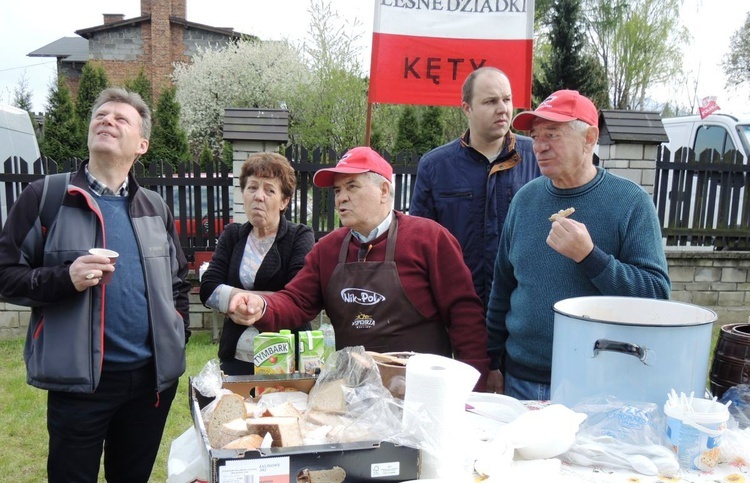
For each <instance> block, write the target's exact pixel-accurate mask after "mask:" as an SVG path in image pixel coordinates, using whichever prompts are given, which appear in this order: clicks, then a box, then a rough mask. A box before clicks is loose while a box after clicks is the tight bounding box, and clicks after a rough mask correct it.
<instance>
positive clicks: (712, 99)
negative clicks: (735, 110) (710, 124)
mask: <svg viewBox="0 0 750 483" xmlns="http://www.w3.org/2000/svg"><path fill="white" fill-rule="evenodd" d="M719 109H721V108H720V107H719V105H718V104H716V96H708V97H704V98H703V99H701V105H700V106H698V112H700V113H701V119H705V118H706V117H708V116H709V115H711V114H713V113H714V112H716V111H718V110H719Z"/></svg>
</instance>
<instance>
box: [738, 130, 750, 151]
mask: <svg viewBox="0 0 750 483" xmlns="http://www.w3.org/2000/svg"><path fill="white" fill-rule="evenodd" d="M737 132H738V133H739V135H740V143H742V144H744V145H745V151H744V152H746V153H750V125H747V124H742V125H738V126H737Z"/></svg>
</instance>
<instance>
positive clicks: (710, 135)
mask: <svg viewBox="0 0 750 483" xmlns="http://www.w3.org/2000/svg"><path fill="white" fill-rule="evenodd" d="M662 122H663V123H664V129H665V130H666V131H667V136H669V142H668V143H664V144H665V145H666V146H667V147H668V148H669V150H670V151H671V152H672V153H674V152H675V151H676V150H678V149H680V148H683V147H688V148H692V149H693V151H694V152H695V156H696V158H697V157H699V156H700V155H701V153H702V152H703V151H705V150H706V149H714V150H716V151H717V152H718V153H719V154H720V155H723V154H724V153H726V152H727V151H731V150H733V149H736V150H738V151H739V152H741V153H742V155H743V156H745V163H747V162H748V154H749V153H750V115H745V116H733V115H729V114H711V115H710V116H707V117H706V118H705V119H701V117H700V116H684V117H671V118H665V119H662Z"/></svg>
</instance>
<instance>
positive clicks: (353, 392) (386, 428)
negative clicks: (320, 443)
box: [302, 346, 429, 447]
mask: <svg viewBox="0 0 750 483" xmlns="http://www.w3.org/2000/svg"><path fill="white" fill-rule="evenodd" d="M403 411H404V403H403V401H402V400H400V399H396V398H394V397H393V395H391V393H390V391H388V389H386V388H385V386H383V383H382V381H381V378H380V372H379V369H378V366H377V364H376V363H375V361H374V359H373V358H372V357H371V356H370V355H369V354H367V353H366V352H365V349H364V347H362V346H355V347H346V348H344V349H341V350H339V351H336V352H334V353H333V354H331V355H330V356H329V357H328V359H327V360H326V364H325V366H324V367H323V370H322V372H321V373H320V375H319V376H318V379H317V381H316V383H315V386H313V388H312V390H311V391H310V394H309V396H308V411H307V412H305V414H303V417H302V423H303V424H308V425H309V426H308V429H309V430H310V431H315V432H314V433H313V435H314V436H315V437H320V431H319V430H316V429H315V426H318V427H319V426H321V425H323V426H330V429H329V430H328V431H327V433H326V440H327V442H331V443H346V442H353V441H368V440H372V441H391V442H393V443H396V444H402V445H407V446H412V447H416V445H417V444H418V439H417V435H414V434H407V433H405V432H404V430H403V425H402V423H401V421H402V415H403ZM321 413H324V416H325V415H327V416H325V418H327V419H324V418H321ZM321 423H322V424H321ZM326 423H330V424H326ZM427 424H429V423H428V422H425V425H427ZM425 432H426V431H425ZM420 436H421V435H420Z"/></svg>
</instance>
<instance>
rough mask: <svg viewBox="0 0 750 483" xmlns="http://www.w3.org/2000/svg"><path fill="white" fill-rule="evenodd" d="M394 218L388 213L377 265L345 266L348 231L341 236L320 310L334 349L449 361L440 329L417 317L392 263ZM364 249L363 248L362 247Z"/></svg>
mask: <svg viewBox="0 0 750 483" xmlns="http://www.w3.org/2000/svg"><path fill="white" fill-rule="evenodd" d="M397 235H398V220H397V218H396V216H395V215H393V220H392V222H391V226H390V229H389V230H388V238H387V240H386V242H385V243H386V254H385V260H384V261H382V262H368V261H362V262H352V263H346V256H347V253H348V250H349V244H350V243H351V239H352V233H351V231H350V232H349V233H348V234H347V235H346V237H344V242H343V244H342V245H341V251H340V253H339V260H338V264H337V265H336V268H335V269H334V270H333V274H332V275H331V280H330V282H329V284H328V290H327V292H326V294H325V307H326V313H327V314H328V317H329V318H330V319H331V322H332V324H333V327H334V330H335V332H336V348H337V349H341V348H343V347H352V346H358V345H361V346H364V348H365V349H366V350H370V351H375V352H406V351H413V352H420V353H429V354H437V355H442V356H446V357H451V344H450V339H449V338H448V333H447V331H446V327H445V325H444V324H443V323H442V321H440V320H439V319H437V320H431V319H427V318H425V317H423V316H422V315H421V314H420V313H419V312H418V311H417V309H416V308H414V305H412V303H411V301H410V300H409V298H408V297H407V296H406V292H405V291H404V289H403V287H402V286H401V280H400V279H399V276H398V271H397V269H396V262H395V261H394V252H395V250H396V237H397ZM365 245H366V244H365Z"/></svg>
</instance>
